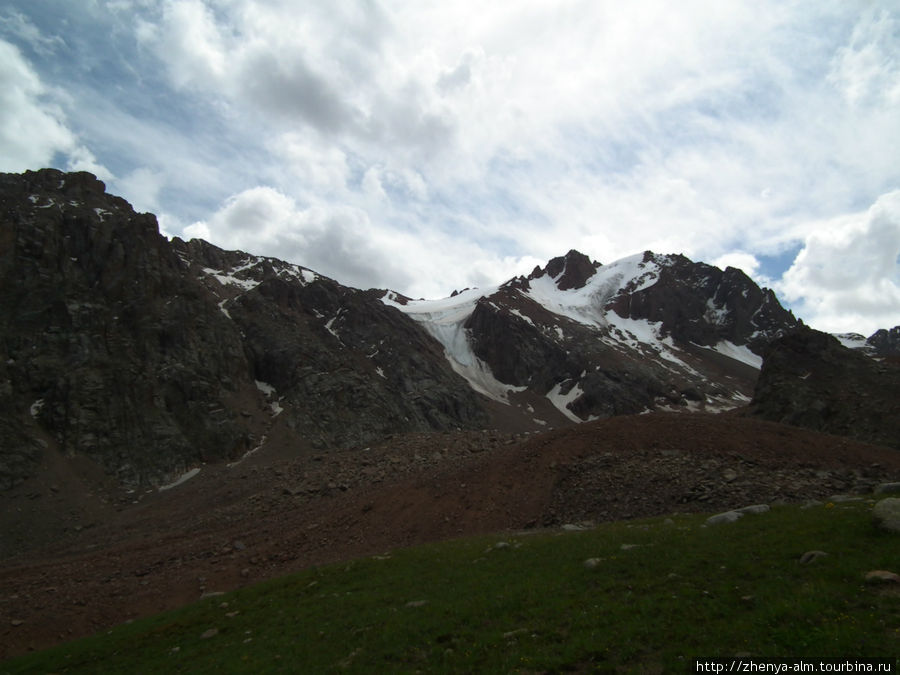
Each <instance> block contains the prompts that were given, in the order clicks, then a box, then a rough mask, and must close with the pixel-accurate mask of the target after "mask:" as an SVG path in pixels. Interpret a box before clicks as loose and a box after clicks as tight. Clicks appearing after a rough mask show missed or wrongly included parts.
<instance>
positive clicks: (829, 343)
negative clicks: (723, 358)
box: [751, 327, 900, 448]
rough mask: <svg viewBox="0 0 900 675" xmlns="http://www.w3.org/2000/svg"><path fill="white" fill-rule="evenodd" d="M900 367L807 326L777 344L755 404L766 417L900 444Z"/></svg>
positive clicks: (769, 353) (763, 372) (767, 360)
mask: <svg viewBox="0 0 900 675" xmlns="http://www.w3.org/2000/svg"><path fill="white" fill-rule="evenodd" d="M897 401H900V368H898V367H897V365H896V364H895V363H892V362H890V361H889V360H885V361H882V362H879V361H877V360H875V359H873V358H871V357H869V356H867V355H865V354H862V353H860V352H858V351H856V350H852V349H848V348H847V347H844V346H843V345H841V344H840V342H838V340H837V339H835V338H834V337H832V336H831V335H827V334H825V333H821V332H819V331H814V330H811V329H808V328H805V327H804V328H802V329H799V330H797V331H795V332H792V333H790V334H787V335H785V336H783V337H782V338H780V339H778V340H776V341H775V342H774V343H772V345H771V347H770V348H769V349H768V351H767V352H766V354H765V357H764V361H763V366H762V370H761V372H760V375H759V380H758V381H757V384H756V390H755V392H754V395H753V401H752V403H751V407H752V409H753V410H754V412H755V413H756V414H758V415H760V416H762V417H764V418H766V419H769V420H772V421H775V422H782V423H786V424H792V425H795V426H801V427H807V428H810V429H815V430H817V431H825V432H827V433H833V434H840V435H845V436H852V437H854V438H858V439H860V440H864V441H868V442H870V443H878V444H881V445H888V446H891V447H895V448H900V407H898V405H897Z"/></svg>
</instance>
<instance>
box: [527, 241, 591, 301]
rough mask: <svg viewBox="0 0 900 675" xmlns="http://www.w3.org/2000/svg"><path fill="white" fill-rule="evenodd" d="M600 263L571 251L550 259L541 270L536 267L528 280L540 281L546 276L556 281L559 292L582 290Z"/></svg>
mask: <svg viewBox="0 0 900 675" xmlns="http://www.w3.org/2000/svg"><path fill="white" fill-rule="evenodd" d="M600 266H601V265H600V263H599V262H597V261H595V260H594V261H592V260H591V259H590V258H588V257H587V256H586V255H584V253H580V252H579V251H576V250H574V249H572V250H571V251H569V252H568V253H566V254H565V255H564V256H559V257H557V258H552V259H551V260H550V262H548V263H547V266H546V267H544V268H543V269H541V268H540V267H536V268H535V269H534V271H533V272H532V273H531V275H529V277H528V278H529V279H540V278H541V277H542V276H544V275H547V276H549V277H552V278H553V279H555V280H556V286H557V288H559V290H561V291H568V290H571V289H577V288H584V285H585V284H586V283H587V280H588V279H590V278H591V277H592V276H593V275H594V272H596V271H597V268H598V267H600Z"/></svg>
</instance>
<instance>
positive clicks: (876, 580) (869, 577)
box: [866, 570, 900, 584]
mask: <svg viewBox="0 0 900 675" xmlns="http://www.w3.org/2000/svg"><path fill="white" fill-rule="evenodd" d="M866 583H869V584H888V583H893V584H897V583H900V575H898V574H895V573H894V572H889V571H888V570H872V571H871V572H866Z"/></svg>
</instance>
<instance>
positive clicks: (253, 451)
mask: <svg viewBox="0 0 900 675" xmlns="http://www.w3.org/2000/svg"><path fill="white" fill-rule="evenodd" d="M265 444H266V436H263V437H262V438H261V439H260V441H259V445H257V446H256V447H255V448H253V449H251V450H248V451H247V452H245V453H244V454H243V455H241V458H240V459H238V460H235V461H234V462H231V463H229V464H227V466H228V468H229V469H230V468H232V467H235V466H237V465H238V464H240V463H241V462H243V461H244V460H245V459H247V458H248V457H250V456H252V455H254V454H256V453H257V452H258V451H259V450H261V449H262V447H263V446H264V445H265Z"/></svg>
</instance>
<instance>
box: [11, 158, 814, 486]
mask: <svg viewBox="0 0 900 675" xmlns="http://www.w3.org/2000/svg"><path fill="white" fill-rule="evenodd" d="M0 218H2V222H0V487H9V486H11V485H14V484H16V483H17V482H20V481H21V480H23V478H24V477H27V476H29V475H31V474H33V473H34V472H35V471H36V470H37V467H38V466H39V465H40V463H41V461H42V457H43V456H44V455H45V454H46V453H59V454H61V455H62V456H66V457H73V456H78V457H87V458H89V459H91V460H92V461H95V462H97V463H98V464H100V465H101V466H102V467H103V468H104V469H105V470H106V471H107V472H109V473H111V474H113V475H115V476H116V477H117V479H118V480H119V481H121V482H122V483H125V484H128V485H133V486H147V485H159V484H162V483H165V482H167V481H170V480H172V479H173V478H175V477H177V476H178V475H179V474H181V473H184V472H185V471H187V470H188V469H190V468H192V467H196V466H199V465H200V464H202V463H203V462H214V461H230V462H234V461H240V458H241V457H242V456H244V455H245V454H246V453H250V452H253V451H254V450H255V449H258V448H259V447H261V446H263V445H267V446H268V447H270V448H271V447H277V448H280V449H281V450H282V451H283V452H284V453H287V454H298V453H307V452H309V453H316V452H321V451H324V450H327V449H328V448H331V447H363V446H365V445H366V444H368V443H373V442H375V441H377V440H380V439H383V438H384V437H385V436H388V435H390V434H393V433H398V432H405V431H441V430H449V429H456V428H463V429H485V428H501V429H504V430H513V431H522V430H540V429H544V428H548V427H550V426H554V425H560V424H568V423H574V422H579V421H584V420H588V419H596V418H602V417H608V416H611V415H617V414H624V413H637V412H644V411H650V410H659V409H675V410H696V409H725V408H730V407H735V406H738V405H742V404H744V403H746V402H748V401H749V400H750V396H751V395H752V394H753V391H754V386H755V384H756V379H757V375H758V372H759V367H760V364H761V362H762V355H763V354H764V353H765V350H766V348H767V347H768V346H769V344H771V343H772V342H773V340H775V339H776V338H778V337H780V336H782V335H785V334H787V333H789V332H791V331H793V330H794V329H796V328H797V327H798V326H800V325H801V324H800V322H799V321H798V320H797V319H796V318H795V317H794V316H793V315H792V314H791V313H790V312H789V311H787V310H785V309H784V308H783V307H781V305H780V304H779V303H778V300H777V298H776V297H775V295H774V294H773V293H772V292H771V291H769V290H767V289H760V288H759V287H758V286H757V285H756V284H755V283H753V281H752V280H750V279H749V278H748V277H747V276H746V275H745V274H744V273H743V272H741V271H740V270H736V269H734V268H728V269H726V270H724V271H723V270H719V269H718V268H715V267H712V266H710V265H706V264H703V263H694V262H692V261H690V260H688V259H687V258H685V257H683V256H680V255H658V254H655V253H651V252H645V253H643V254H640V255H637V256H631V257H629V258H625V259H623V260H620V261H616V262H613V263H609V264H606V265H601V264H600V263H597V262H594V261H591V260H590V259H589V258H587V256H584V255H583V254H581V253H579V252H577V251H570V252H569V253H567V254H566V255H565V256H561V257H559V258H554V259H552V260H550V261H549V262H548V264H547V265H546V266H545V267H543V268H540V267H538V268H536V269H535V270H534V271H533V272H532V273H531V274H529V275H528V276H520V277H516V278H514V279H510V280H509V281H507V282H505V283H503V284H499V285H497V286H495V287H491V288H486V289H481V290H478V289H474V290H472V289H470V290H466V291H463V292H461V293H457V294H455V295H453V296H451V297H450V298H446V299H443V300H433V301H423V300H411V299H409V298H405V297H403V296H402V295H400V294H397V293H395V292H392V291H386V290H367V291H363V290H358V289H354V288H349V287H346V286H343V285H341V284H340V283H339V282H337V281H335V280H332V279H329V278H327V277H325V276H323V275H320V274H318V273H316V272H314V271H313V270H310V269H308V268H305V267H301V266H299V265H295V264H292V263H287V262H284V261H281V260H277V259H275V258H269V257H262V256H254V255H250V254H247V253H244V252H240V251H225V250H222V249H220V248H218V247H216V246H214V245H212V244H209V243H207V242H204V241H201V240H192V241H189V242H185V241H182V240H180V239H177V238H176V239H173V240H172V241H168V240H167V239H166V238H164V237H163V236H161V235H160V234H159V230H158V226H157V223H156V219H155V217H154V216H152V215H150V214H137V213H135V212H134V210H133V209H132V208H131V206H130V205H129V204H128V203H127V202H126V201H125V200H123V199H121V198H119V197H115V196H112V195H109V194H107V193H106V190H105V186H104V185H103V183H102V182H101V181H99V180H97V179H96V177H94V176H92V175H91V174H87V173H68V174H67V173H62V172H59V171H56V170H52V169H45V170H41V171H36V172H26V173H25V174H0Z"/></svg>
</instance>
